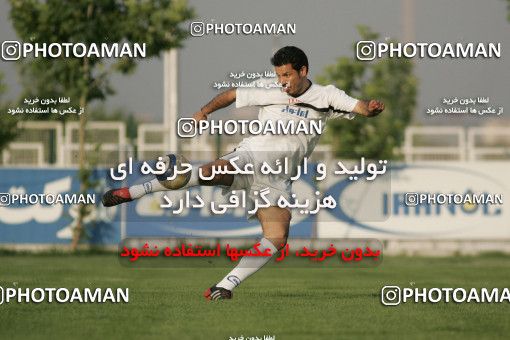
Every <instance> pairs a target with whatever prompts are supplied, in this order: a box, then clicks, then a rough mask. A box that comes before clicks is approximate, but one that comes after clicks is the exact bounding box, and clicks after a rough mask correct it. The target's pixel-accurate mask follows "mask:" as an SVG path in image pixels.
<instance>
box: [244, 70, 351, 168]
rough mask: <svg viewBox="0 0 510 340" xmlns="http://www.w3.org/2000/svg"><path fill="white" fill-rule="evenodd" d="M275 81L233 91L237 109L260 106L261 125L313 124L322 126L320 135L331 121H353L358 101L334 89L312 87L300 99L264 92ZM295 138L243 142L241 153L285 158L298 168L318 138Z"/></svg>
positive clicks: (265, 137) (264, 137)
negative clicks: (341, 119) (334, 119)
mask: <svg viewBox="0 0 510 340" xmlns="http://www.w3.org/2000/svg"><path fill="white" fill-rule="evenodd" d="M275 82H276V79H274V78H273V79H267V78H266V79H260V80H256V81H255V82H253V84H254V85H255V86H254V87H247V88H238V89H237V90H236V107H238V108H239V107H244V106H260V111H259V115H258V119H259V120H260V121H261V123H262V124H265V123H266V122H267V121H273V122H277V121H283V122H287V121H290V120H294V121H296V122H295V123H298V121H299V120H307V121H309V120H315V121H321V122H322V131H321V133H322V132H324V128H325V126H326V121H327V120H328V119H330V118H336V117H341V118H347V119H353V118H354V116H355V114H354V113H352V110H354V107H355V106H356V104H357V102H358V100H357V99H355V98H352V97H350V96H348V95H347V94H345V92H344V91H342V90H339V89H338V88H336V87H335V86H333V85H328V86H322V85H317V84H313V83H312V85H311V86H310V87H309V88H308V90H306V91H305V92H304V93H303V94H302V95H300V96H299V97H292V96H289V95H288V94H287V93H286V92H283V91H281V89H280V88H276V87H272V88H269V89H268V88H266V87H265V85H269V84H275ZM310 132H312V133H310V134H304V133H302V134H294V135H288V134H285V135H257V136H252V137H248V138H245V139H244V140H243V141H242V142H241V143H240V144H239V148H240V149H241V150H246V151H250V152H252V153H254V154H259V155H260V156H257V157H256V158H259V160H260V161H264V158H266V159H265V160H266V161H268V160H271V159H279V158H282V157H287V158H288V159H289V160H291V161H292V163H291V166H292V168H294V167H297V165H298V164H300V163H301V162H302V160H303V158H304V157H308V156H310V154H311V153H312V151H313V149H314V148H315V145H316V144H317V142H318V140H319V137H320V134H318V133H315V132H314V131H310Z"/></svg>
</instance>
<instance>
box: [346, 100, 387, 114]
mask: <svg viewBox="0 0 510 340" xmlns="http://www.w3.org/2000/svg"><path fill="white" fill-rule="evenodd" d="M383 110H384V103H383V102H381V101H379V100H375V99H371V100H369V101H366V100H358V103H357V104H356V106H355V107H354V110H353V112H354V113H357V114H359V115H362V116H365V117H375V116H377V115H378V114H379V113H381V112H383Z"/></svg>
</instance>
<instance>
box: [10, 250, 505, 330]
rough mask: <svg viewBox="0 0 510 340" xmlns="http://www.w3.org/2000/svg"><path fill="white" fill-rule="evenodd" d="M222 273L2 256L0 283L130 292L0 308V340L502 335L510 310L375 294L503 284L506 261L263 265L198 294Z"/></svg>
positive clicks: (103, 258)
mask: <svg viewBox="0 0 510 340" xmlns="http://www.w3.org/2000/svg"><path fill="white" fill-rule="evenodd" d="M226 272H227V269H226V268H214V269H213V268H191V269H186V268H178V269H134V268H126V267H123V266H121V265H119V261H118V259H117V257H116V255H115V254H101V255H2V256H0V286H3V287H13V285H17V287H22V288H26V287H42V288H45V287H68V288H74V287H78V288H85V287H89V288H95V287H103V288H106V287H111V288H116V287H129V290H130V291H129V303H127V304H110V303H105V304H78V303H71V304H58V303H52V304H48V303H40V304H24V303H23V304H18V303H12V302H11V303H9V304H5V303H4V304H3V305H0V338H1V339H27V338H37V339H45V338H48V339H60V338H61V339H74V338H76V339H82V338H83V339H85V338H86V339H132V338H143V339H155V338H165V339H230V338H237V339H239V337H241V336H243V337H244V339H245V340H246V339H247V338H248V339H249V338H250V337H253V339H256V337H258V338H259V339H264V335H266V336H268V335H270V336H275V339H277V340H280V339H341V338H351V339H358V338H381V337H382V338H389V339H393V338H411V337H412V338H428V339H431V338H433V339H441V338H463V339H466V338H472V339H475V338H477V339H479V338H487V339H489V338H491V339H494V338H508V334H510V322H509V320H510V304H508V303H502V304H476V303H464V304H456V303H452V302H450V303H444V302H440V303H436V304H431V303H427V304H424V303H418V304H414V303H407V304H404V305H400V306H396V307H387V306H383V305H382V304H381V302H380V289H381V287H383V286H385V285H399V286H401V287H410V286H411V285H414V287H420V288H422V287H464V288H471V287H480V288H481V287H487V288H492V287H499V288H503V287H510V257H508V256H503V255H501V256H499V255H497V254H493V255H485V256H479V257H451V258H416V257H411V258H405V257H404V258H400V257H398V258H397V257H393V258H392V257H385V258H384V261H383V263H382V264H381V265H380V266H379V267H376V268H364V269H345V268H336V269H334V268H264V269H263V270H261V271H259V272H258V273H257V274H255V276H253V277H251V278H250V279H249V280H247V281H246V282H244V283H243V284H242V285H241V286H240V287H239V288H238V289H237V290H236V291H235V292H234V300H231V301H220V302H208V301H206V300H205V299H204V298H203V297H202V292H203V291H204V290H205V289H206V288H207V287H209V286H210V285H212V284H214V283H215V282H217V281H218V280H219V279H221V278H222V277H223V275H224V274H226Z"/></svg>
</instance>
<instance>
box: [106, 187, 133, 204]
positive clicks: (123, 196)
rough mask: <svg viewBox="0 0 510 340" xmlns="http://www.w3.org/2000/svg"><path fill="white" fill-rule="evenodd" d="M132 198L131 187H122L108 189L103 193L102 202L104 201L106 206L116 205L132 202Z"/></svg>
mask: <svg viewBox="0 0 510 340" xmlns="http://www.w3.org/2000/svg"><path fill="white" fill-rule="evenodd" d="M132 200H133V199H132V198H131V194H130V193H129V188H120V189H112V190H109V191H107V192H106V193H105V194H104V195H103V198H102V199H101V202H103V205H104V206H105V207H113V206H114V205H119V204H121V203H127V202H131V201H132Z"/></svg>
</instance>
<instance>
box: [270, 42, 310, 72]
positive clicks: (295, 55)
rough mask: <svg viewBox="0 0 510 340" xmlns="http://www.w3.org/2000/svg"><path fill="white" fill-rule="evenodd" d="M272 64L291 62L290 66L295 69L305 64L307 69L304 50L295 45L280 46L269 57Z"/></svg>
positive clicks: (279, 64)
mask: <svg viewBox="0 0 510 340" xmlns="http://www.w3.org/2000/svg"><path fill="white" fill-rule="evenodd" d="M271 64H273V66H282V65H287V64H291V65H292V68H293V69H294V70H296V71H299V70H301V67H303V66H306V69H307V70H308V58H307V57H306V54H305V52H303V50H301V49H300V48H297V47H296V46H285V47H282V48H280V49H279V50H278V51H276V53H275V54H274V55H273V57H272V58H271Z"/></svg>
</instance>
